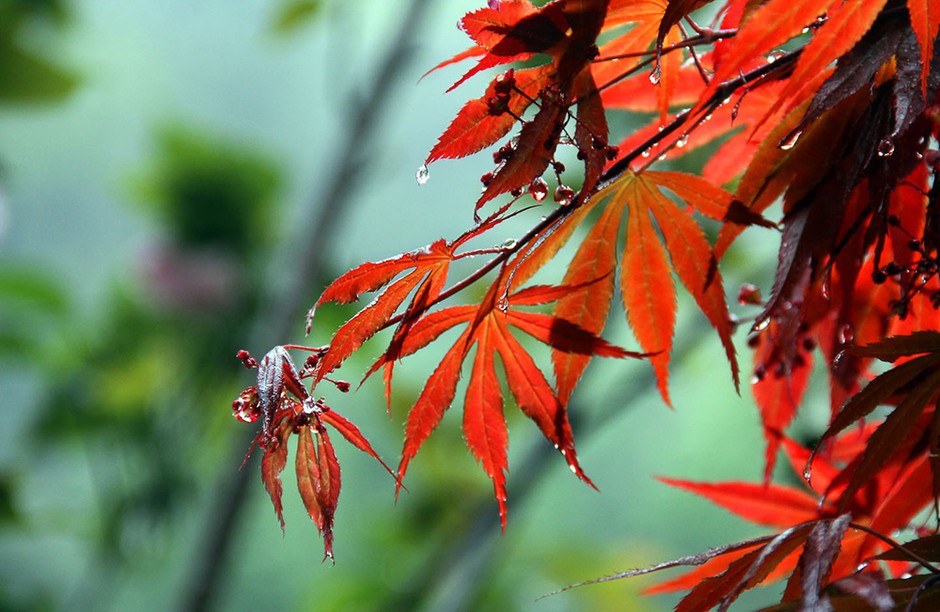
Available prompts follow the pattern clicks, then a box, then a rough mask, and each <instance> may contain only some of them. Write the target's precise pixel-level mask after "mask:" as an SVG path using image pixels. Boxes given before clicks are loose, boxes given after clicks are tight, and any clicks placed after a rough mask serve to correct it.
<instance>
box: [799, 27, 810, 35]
mask: <svg viewBox="0 0 940 612" xmlns="http://www.w3.org/2000/svg"><path fill="white" fill-rule="evenodd" d="M800 32H802V33H803V34H809V26H806V27H805V28H803V29H802V30H800Z"/></svg>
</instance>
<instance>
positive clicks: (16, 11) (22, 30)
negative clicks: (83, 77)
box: [0, 0, 79, 104]
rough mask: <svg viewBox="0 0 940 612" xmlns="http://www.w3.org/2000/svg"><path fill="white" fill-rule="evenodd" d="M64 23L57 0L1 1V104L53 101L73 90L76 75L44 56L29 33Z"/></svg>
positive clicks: (64, 14)
mask: <svg viewBox="0 0 940 612" xmlns="http://www.w3.org/2000/svg"><path fill="white" fill-rule="evenodd" d="M66 22H67V11H66V10H65V6H64V4H63V3H62V2H61V1H60V0H0V103H8V104H9V103H16V104H36V103H40V102H54V101H57V100H60V99H62V98H63V97H65V96H67V95H68V94H70V93H71V92H72V91H73V90H74V89H75V87H76V86H77V85H78V81H79V80H78V77H77V76H76V75H75V74H74V73H73V72H72V71H70V70H69V69H67V68H64V67H62V66H60V65H59V64H57V63H56V62H55V60H53V59H51V58H48V57H45V56H44V55H43V54H42V52H41V51H40V50H38V49H36V48H35V47H37V46H39V45H38V44H37V41H36V40H31V39H30V37H29V36H28V34H31V33H35V31H36V30H38V29H41V28H52V29H55V28H60V27H62V26H63V25H64V24H65V23H66Z"/></svg>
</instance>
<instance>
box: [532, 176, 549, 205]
mask: <svg viewBox="0 0 940 612" xmlns="http://www.w3.org/2000/svg"><path fill="white" fill-rule="evenodd" d="M529 195H530V196H532V199H533V200H535V201H536V202H542V201H544V200H545V198H546V197H547V196H548V183H546V182H545V179H543V178H542V177H541V176H540V177H538V178H536V179H535V180H533V181H532V182H531V183H529Z"/></svg>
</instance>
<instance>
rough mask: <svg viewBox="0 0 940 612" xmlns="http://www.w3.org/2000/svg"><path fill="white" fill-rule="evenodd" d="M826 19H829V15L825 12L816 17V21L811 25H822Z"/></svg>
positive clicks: (815, 26)
mask: <svg viewBox="0 0 940 612" xmlns="http://www.w3.org/2000/svg"><path fill="white" fill-rule="evenodd" d="M827 21H829V15H827V14H826V13H823V14H822V15H820V16H819V17H817V18H816V21H814V22H813V26H812V27H814V28H818V27H819V26H821V25H823V24H824V23H826V22H827Z"/></svg>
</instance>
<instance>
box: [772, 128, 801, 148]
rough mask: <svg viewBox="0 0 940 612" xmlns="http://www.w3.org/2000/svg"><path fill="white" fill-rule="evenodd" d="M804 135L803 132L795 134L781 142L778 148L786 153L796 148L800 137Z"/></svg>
mask: <svg viewBox="0 0 940 612" xmlns="http://www.w3.org/2000/svg"><path fill="white" fill-rule="evenodd" d="M802 135H803V132H793V133H792V134H790V135H789V136H787V137H786V138H784V139H783V140H781V141H780V144H779V145H777V147H778V148H780V149H783V150H784V151H789V150H790V149H792V148H793V147H795V146H796V141H798V140H799V139H800V136H802Z"/></svg>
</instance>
